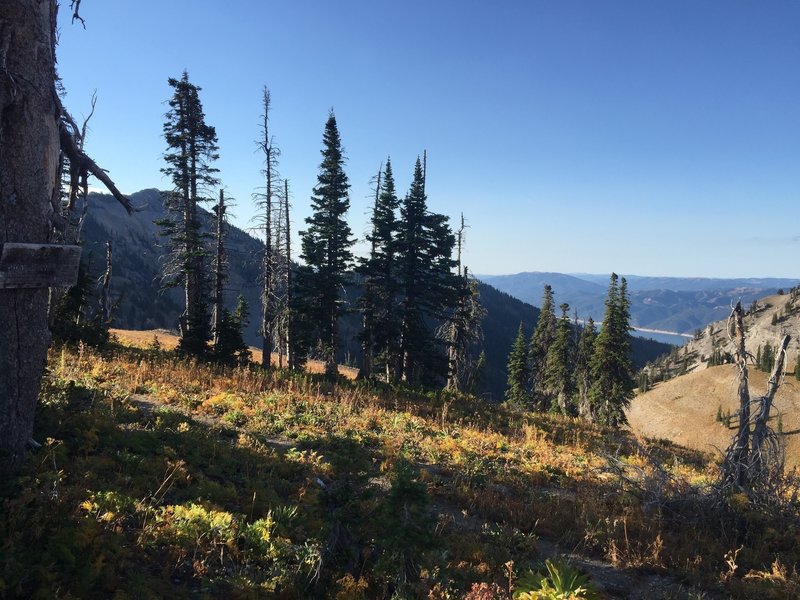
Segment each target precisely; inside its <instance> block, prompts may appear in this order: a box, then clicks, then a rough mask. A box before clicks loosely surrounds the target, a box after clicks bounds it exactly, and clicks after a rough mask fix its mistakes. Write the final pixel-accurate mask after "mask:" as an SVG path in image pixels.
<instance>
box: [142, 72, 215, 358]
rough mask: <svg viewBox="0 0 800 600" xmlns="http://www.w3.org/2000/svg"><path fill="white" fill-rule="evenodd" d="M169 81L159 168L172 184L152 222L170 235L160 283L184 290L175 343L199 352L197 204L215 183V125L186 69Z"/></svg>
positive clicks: (201, 296) (203, 325) (204, 333)
mask: <svg viewBox="0 0 800 600" xmlns="http://www.w3.org/2000/svg"><path fill="white" fill-rule="evenodd" d="M169 85H170V87H172V89H173V95H172V98H171V99H170V100H169V107H170V108H169V111H167V114H166V118H167V120H166V122H165V123H164V138H165V139H166V142H167V151H166V152H165V153H164V160H165V161H166V163H167V166H166V167H164V168H163V169H161V171H162V173H164V174H165V175H168V176H169V177H170V178H171V179H172V183H173V186H174V187H173V190H172V191H171V192H169V193H167V194H166V195H165V197H164V201H165V205H166V208H167V210H168V211H169V216H168V217H167V218H165V219H162V220H160V221H158V222H157V223H158V224H159V225H160V226H161V234H162V235H164V236H166V237H168V238H169V245H170V250H171V254H170V258H171V260H170V262H169V263H167V265H166V266H165V273H164V282H165V285H167V286H179V285H181V286H183V289H184V304H185V309H184V313H183V314H182V315H181V318H180V323H179V324H180V332H181V341H180V345H179V348H180V349H181V350H182V351H184V352H186V353H187V354H192V355H195V356H204V355H205V354H206V353H207V351H208V341H209V340H210V339H211V325H210V322H209V314H208V302H209V293H208V285H209V284H208V277H207V276H206V269H205V262H206V258H207V257H208V254H209V252H208V249H207V247H206V242H205V239H204V237H205V236H204V235H203V233H202V232H201V227H200V219H199V217H198V212H197V205H198V203H199V202H205V201H209V200H210V198H209V196H208V194H209V192H210V188H211V187H212V186H215V185H217V184H218V183H219V180H218V179H217V178H216V173H217V172H218V169H215V168H214V167H212V166H211V163H212V162H213V161H215V160H216V159H217V158H219V155H218V154H217V151H218V149H219V148H218V147H217V133H216V131H215V129H214V128H213V127H211V126H210V125H207V124H206V122H205V114H204V113H203V106H202V104H201V102H200V96H199V92H200V88H199V87H197V86H196V85H194V84H192V83H190V82H189V74H188V73H187V72H186V71H184V72H183V75H182V76H181V78H180V79H179V80H178V79H173V78H170V79H169Z"/></svg>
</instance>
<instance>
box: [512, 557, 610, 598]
mask: <svg viewBox="0 0 800 600" xmlns="http://www.w3.org/2000/svg"><path fill="white" fill-rule="evenodd" d="M544 566H545V570H546V573H542V572H533V571H529V572H528V573H527V574H526V575H523V576H522V577H520V578H519V580H518V581H517V586H516V588H515V589H514V596H513V597H514V600H599V598H600V596H599V594H598V593H597V591H596V590H595V589H594V586H592V584H591V583H589V576H588V575H586V574H584V573H581V572H580V571H578V570H577V569H576V568H574V567H572V566H570V565H569V564H567V563H564V562H554V561H551V560H549V559H548V560H545V561H544Z"/></svg>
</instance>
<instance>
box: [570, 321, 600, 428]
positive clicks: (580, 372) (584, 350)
mask: <svg viewBox="0 0 800 600" xmlns="http://www.w3.org/2000/svg"><path fill="white" fill-rule="evenodd" d="M596 339H597V328H596V327H595V325H594V320H593V319H592V318H591V317H589V319H588V320H587V321H586V324H585V325H584V326H583V328H582V329H581V335H580V339H579V340H578V352H577V356H576V357H575V387H576V395H577V405H578V415H580V416H581V417H583V418H584V419H586V420H588V421H593V420H594V416H593V414H592V405H591V402H590V401H589V390H590V389H591V387H592V358H593V357H594V346H595V340H596Z"/></svg>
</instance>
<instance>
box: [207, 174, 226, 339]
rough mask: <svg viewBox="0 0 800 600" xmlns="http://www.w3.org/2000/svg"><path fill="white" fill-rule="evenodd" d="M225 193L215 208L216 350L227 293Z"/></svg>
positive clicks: (213, 320) (213, 314)
mask: <svg viewBox="0 0 800 600" xmlns="http://www.w3.org/2000/svg"><path fill="white" fill-rule="evenodd" d="M225 209H226V206H225V192H224V190H220V191H219V202H218V203H217V205H216V206H215V207H214V208H213V210H214V214H215V215H216V219H215V224H216V226H215V231H214V238H215V242H216V246H215V251H214V292H213V296H212V299H211V326H212V329H213V333H214V348H217V347H218V346H219V334H220V329H221V327H220V325H221V323H222V310H223V307H224V306H223V293H224V291H225V278H226V273H225V267H226V264H225Z"/></svg>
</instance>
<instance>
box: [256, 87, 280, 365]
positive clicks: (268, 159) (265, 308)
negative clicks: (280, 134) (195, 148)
mask: <svg viewBox="0 0 800 600" xmlns="http://www.w3.org/2000/svg"><path fill="white" fill-rule="evenodd" d="M261 101H262V108H263V111H264V112H263V114H262V122H261V138H260V139H259V140H258V142H257V144H258V148H259V150H261V152H263V153H264V170H263V171H262V173H263V175H264V183H265V188H264V193H263V194H259V200H258V204H259V206H260V208H261V210H262V213H263V214H262V216H261V219H262V226H263V229H264V244H265V248H264V258H263V262H262V274H261V275H262V278H263V288H262V293H261V303H262V312H261V333H262V335H263V336H264V337H263V342H262V346H261V349H262V359H261V365H262V367H263V368H264V369H269V366H270V358H271V356H272V350H273V346H274V344H273V337H274V320H275V307H274V304H275V299H274V286H275V282H274V278H273V272H274V270H275V247H274V245H273V222H272V221H273V219H272V211H273V198H274V197H275V188H276V186H277V184H278V172H277V166H278V157H279V156H280V150H279V149H278V148H277V147H275V144H274V141H273V139H272V137H271V136H270V133H269V110H270V106H271V104H272V98H271V96H270V93H269V88H267V86H264V90H263V96H262V100H261Z"/></svg>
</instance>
